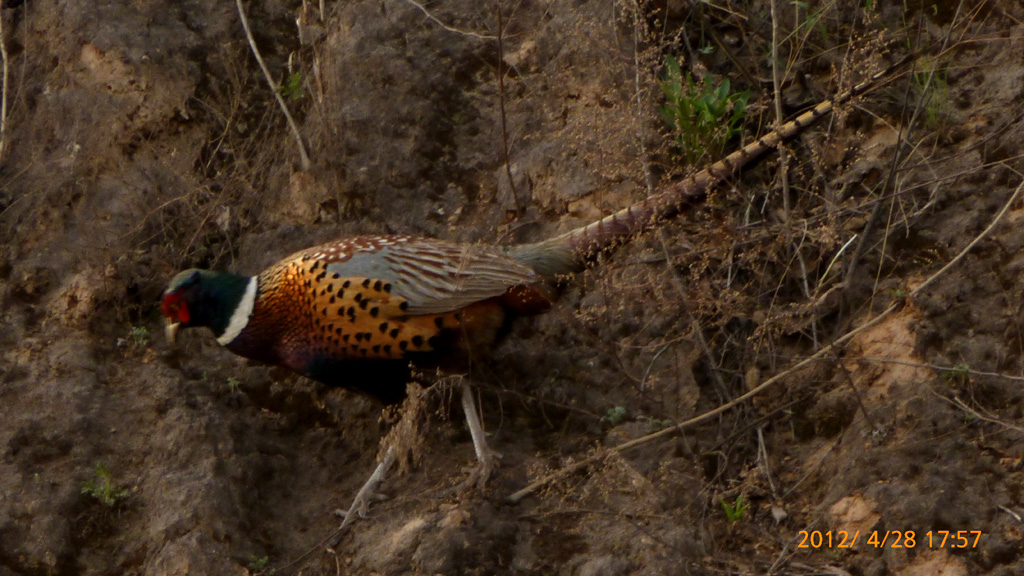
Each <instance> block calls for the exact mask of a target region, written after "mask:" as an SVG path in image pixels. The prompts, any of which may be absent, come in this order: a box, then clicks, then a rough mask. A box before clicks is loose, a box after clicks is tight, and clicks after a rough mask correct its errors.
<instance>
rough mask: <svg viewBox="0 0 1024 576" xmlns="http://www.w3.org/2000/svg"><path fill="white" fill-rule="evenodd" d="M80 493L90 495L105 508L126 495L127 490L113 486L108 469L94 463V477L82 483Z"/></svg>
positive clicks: (110, 506) (112, 505) (111, 506)
mask: <svg viewBox="0 0 1024 576" xmlns="http://www.w3.org/2000/svg"><path fill="white" fill-rule="evenodd" d="M82 494H87V495H89V496H92V497H93V498H95V499H96V500H99V502H100V503H101V504H103V505H104V506H106V507H107V508H113V507H114V506H115V505H117V503H118V502H120V501H121V500H124V499H125V498H127V497H128V491H127V490H121V489H120V488H115V487H114V484H113V482H111V473H110V469H109V468H107V467H106V466H104V465H103V464H96V470H95V477H94V479H93V480H88V481H86V483H85V484H83V485H82Z"/></svg>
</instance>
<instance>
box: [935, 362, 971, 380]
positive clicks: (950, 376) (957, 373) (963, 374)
mask: <svg viewBox="0 0 1024 576" xmlns="http://www.w3.org/2000/svg"><path fill="white" fill-rule="evenodd" d="M942 377H943V379H945V380H946V383H947V384H966V383H967V382H969V381H970V379H971V366H970V365H969V364H967V363H965V362H961V363H960V364H957V365H956V366H953V369H952V370H946V371H945V372H943V373H942Z"/></svg>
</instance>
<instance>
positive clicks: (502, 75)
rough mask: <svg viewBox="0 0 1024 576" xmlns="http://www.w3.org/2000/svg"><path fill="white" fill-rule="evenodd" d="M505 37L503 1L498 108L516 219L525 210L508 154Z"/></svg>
mask: <svg viewBox="0 0 1024 576" xmlns="http://www.w3.org/2000/svg"><path fill="white" fill-rule="evenodd" d="M504 36H505V23H504V21H503V20H502V18H501V0H499V1H498V108H499V109H500V111H501V146H502V153H503V154H504V155H505V175H506V176H508V190H509V194H511V195H512V204H513V205H514V206H515V207H516V217H519V216H522V214H523V208H522V206H520V205H519V191H518V190H516V183H515V180H513V178H512V158H511V157H509V154H508V149H509V145H508V127H507V123H508V122H507V115H506V114H505V70H504V68H503V67H502V64H504V63H505V43H504V42H503V41H502V38H503V37H504Z"/></svg>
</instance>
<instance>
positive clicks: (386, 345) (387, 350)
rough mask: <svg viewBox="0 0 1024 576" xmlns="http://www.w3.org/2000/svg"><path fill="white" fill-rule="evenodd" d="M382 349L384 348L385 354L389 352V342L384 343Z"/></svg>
mask: <svg viewBox="0 0 1024 576" xmlns="http://www.w3.org/2000/svg"><path fill="white" fill-rule="evenodd" d="M382 350H384V353H385V354H391V344H385V345H384V347H383V348H382Z"/></svg>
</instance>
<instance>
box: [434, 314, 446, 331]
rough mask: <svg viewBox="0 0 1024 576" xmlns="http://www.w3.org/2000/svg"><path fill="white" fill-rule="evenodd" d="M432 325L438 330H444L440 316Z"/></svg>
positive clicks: (442, 319)
mask: <svg viewBox="0 0 1024 576" xmlns="http://www.w3.org/2000/svg"><path fill="white" fill-rule="evenodd" d="M434 325H435V326H437V327H438V329H441V328H444V318H441V317H440V316H438V317H437V318H434Z"/></svg>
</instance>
